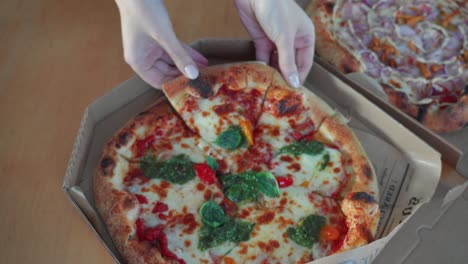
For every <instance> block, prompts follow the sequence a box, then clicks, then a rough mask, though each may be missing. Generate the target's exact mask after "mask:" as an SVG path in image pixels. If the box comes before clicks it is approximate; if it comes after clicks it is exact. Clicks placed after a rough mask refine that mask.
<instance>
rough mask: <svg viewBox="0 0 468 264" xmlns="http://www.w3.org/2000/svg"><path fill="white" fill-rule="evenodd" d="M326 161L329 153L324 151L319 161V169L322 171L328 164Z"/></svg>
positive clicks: (328, 158)
mask: <svg viewBox="0 0 468 264" xmlns="http://www.w3.org/2000/svg"><path fill="white" fill-rule="evenodd" d="M328 162H330V155H329V154H328V153H326V154H325V155H323V157H322V161H321V163H320V167H319V170H320V171H323V170H324V169H325V168H326V167H327V166H328Z"/></svg>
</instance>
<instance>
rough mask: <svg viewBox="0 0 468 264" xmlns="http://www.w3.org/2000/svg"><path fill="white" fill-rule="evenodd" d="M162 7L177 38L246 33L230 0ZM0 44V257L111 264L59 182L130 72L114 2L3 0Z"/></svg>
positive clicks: (181, 0)
mask: <svg viewBox="0 0 468 264" xmlns="http://www.w3.org/2000/svg"><path fill="white" fill-rule="evenodd" d="M166 4H167V8H168V10H169V12H170V14H171V17H172V21H173V24H174V28H175V31H176V33H177V35H178V36H179V37H180V39H182V40H183V41H186V42H191V41H193V40H195V39H198V38H203V37H247V34H246V32H245V31H244V29H243V28H242V25H241V23H240V22H239V19H238V17H237V13H236V11H235V9H234V6H233V3H232V1H219V0H204V1H186V0H171V1H166ZM0 43H1V49H0V93H1V96H0V121H1V123H2V124H3V125H2V128H1V129H0V177H1V184H0V208H1V210H2V211H1V217H0V234H1V235H2V239H1V240H0V258H1V262H2V263H101V264H102V263H113V261H112V259H111V257H110V256H109V255H108V254H107V252H106V251H105V249H104V248H103V246H102V245H101V244H100V242H99V241H98V239H96V237H95V236H94V234H93V233H92V232H91V230H90V228H89V227H88V226H87V225H86V224H85V222H84V221H83V220H82V219H81V218H80V217H79V215H78V213H77V212H76V211H75V210H74V209H73V207H72V206H71V204H70V203H69V202H68V201H67V200H66V198H65V196H64V194H63V191H62V188H61V187H62V182H63V176H64V173H65V169H66V166H67V162H68V159H69V157H70V152H71V149H72V146H73V143H74V139H75V135H76V132H77V129H78V126H79V123H80V119H81V116H82V113H83V110H84V109H85V107H86V106H87V105H88V104H89V103H90V102H92V101H93V100H94V99H95V98H97V97H98V96H101V95H103V94H104V93H105V92H107V91H109V90H110V89H111V88H112V87H114V86H116V85H117V84H119V83H120V82H122V81H124V80H126V79H128V78H129V77H130V76H131V75H132V74H133V72H132V70H131V69H130V68H129V67H128V66H127V65H126V64H125V63H124V61H123V58H122V45H121V35H120V21H119V16H118V12H117V8H116V6H115V4H114V2H113V1H91V0H84V1H60V0H38V1H21V0H16V1H15V0H4V1H2V2H0ZM453 173H454V172H453V169H451V168H450V167H447V166H445V167H444V176H447V175H450V174H453Z"/></svg>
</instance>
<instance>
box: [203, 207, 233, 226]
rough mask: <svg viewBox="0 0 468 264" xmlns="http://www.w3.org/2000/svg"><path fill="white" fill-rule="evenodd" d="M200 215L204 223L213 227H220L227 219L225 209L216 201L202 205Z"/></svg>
mask: <svg viewBox="0 0 468 264" xmlns="http://www.w3.org/2000/svg"><path fill="white" fill-rule="evenodd" d="M200 216H201V218H202V220H203V223H205V224H207V225H209V226H212V227H218V226H220V225H221V224H223V223H224V222H226V220H227V218H226V215H225V214H224V211H223V209H222V208H221V207H220V206H219V205H218V204H217V203H215V202H214V201H208V202H206V203H204V204H203V205H202V206H201V207H200Z"/></svg>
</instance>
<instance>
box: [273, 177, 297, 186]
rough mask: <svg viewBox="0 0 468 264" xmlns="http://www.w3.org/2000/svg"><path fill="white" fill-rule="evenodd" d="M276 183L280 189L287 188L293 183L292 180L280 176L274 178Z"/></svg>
mask: <svg viewBox="0 0 468 264" xmlns="http://www.w3.org/2000/svg"><path fill="white" fill-rule="evenodd" d="M276 181H277V182H278V186H279V187H280V188H286V187H289V186H291V185H292V184H293V182H294V180H293V178H291V177H282V176H278V177H276Z"/></svg>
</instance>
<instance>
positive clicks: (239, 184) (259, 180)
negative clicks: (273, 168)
mask: <svg viewBox="0 0 468 264" xmlns="http://www.w3.org/2000/svg"><path fill="white" fill-rule="evenodd" d="M221 183H222V186H223V193H224V195H226V196H227V197H228V198H229V199H230V200H231V201H233V202H252V201H256V200H257V199H258V197H259V195H260V193H263V194H265V195H266V196H268V197H277V196H279V195H280V190H279V186H278V182H277V181H276V178H275V177H274V176H273V174H271V173H269V172H266V171H264V172H254V171H246V172H243V173H239V174H233V175H226V176H224V177H223V178H222V180H221Z"/></svg>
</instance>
